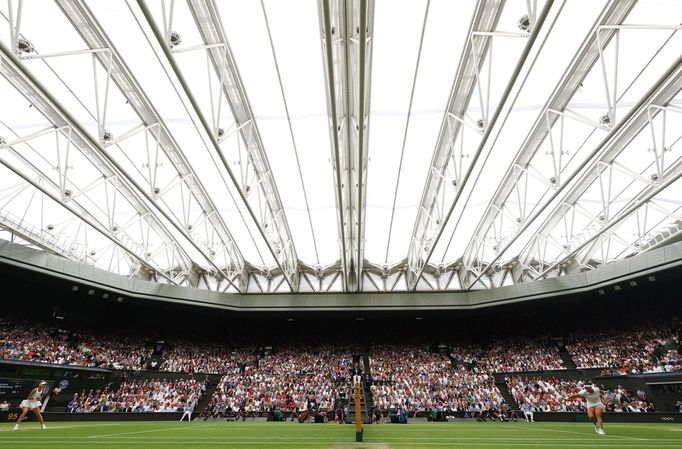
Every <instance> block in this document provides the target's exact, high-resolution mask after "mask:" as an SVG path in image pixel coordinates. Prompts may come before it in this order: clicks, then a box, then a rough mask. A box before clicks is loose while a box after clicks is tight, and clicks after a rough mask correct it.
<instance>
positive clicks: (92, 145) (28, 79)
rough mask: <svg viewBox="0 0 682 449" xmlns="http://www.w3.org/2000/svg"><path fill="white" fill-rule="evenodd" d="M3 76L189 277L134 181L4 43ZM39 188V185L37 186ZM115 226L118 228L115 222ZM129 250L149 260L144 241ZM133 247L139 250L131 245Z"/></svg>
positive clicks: (0, 55)
mask: <svg viewBox="0 0 682 449" xmlns="http://www.w3.org/2000/svg"><path fill="white" fill-rule="evenodd" d="M0 74H1V75H3V76H4V77H5V78H6V79H7V80H8V82H9V83H10V84H11V85H12V86H14V88H15V89H16V90H17V91H18V92H20V93H21V94H22V95H23V96H24V97H25V98H26V99H27V100H28V101H29V102H30V103H31V104H32V105H33V107H35V108H36V110H38V111H40V113H41V114H42V115H43V116H44V117H45V118H46V119H47V120H49V121H50V122H51V123H52V125H53V126H54V127H55V129H56V131H57V130H59V129H65V130H66V131H65V132H66V133H67V137H68V141H69V142H70V144H72V145H73V146H74V147H76V148H77V149H78V150H79V151H80V152H81V153H82V154H83V156H84V157H85V158H86V159H88V160H89V161H90V163H92V164H93V165H94V166H95V167H97V169H98V170H99V171H100V173H101V174H102V176H103V177H104V178H105V179H107V180H111V181H114V180H115V181H116V187H117V190H118V192H120V193H121V195H122V196H123V197H124V198H125V199H126V201H127V202H128V203H129V204H130V205H131V206H132V207H133V208H134V209H135V211H136V212H137V214H138V216H139V217H140V219H141V220H144V221H145V222H146V223H147V224H148V225H149V226H150V228H151V229H153V230H154V232H155V233H156V234H157V235H158V236H159V238H161V239H162V241H163V245H164V247H165V248H166V251H168V253H169V254H170V255H171V256H172V257H171V259H173V260H176V261H178V263H179V264H180V266H181V268H182V271H183V273H184V274H183V275H184V276H187V275H188V274H189V272H190V270H191V268H192V261H191V259H190V258H189V256H188V255H187V253H186V252H185V251H184V250H183V249H182V246H181V245H180V243H179V242H178V241H177V240H176V239H175V238H174V237H173V236H172V235H171V234H170V232H169V231H168V230H167V229H166V228H165V226H164V225H163V223H161V221H160V220H159V219H158V218H157V217H156V215H155V214H154V213H153V212H152V210H151V209H150V208H149V207H148V206H147V204H146V203H145V202H144V201H143V200H142V199H141V198H140V197H139V196H138V194H137V192H136V189H135V188H133V187H132V186H130V185H129V183H128V182H130V183H132V181H131V180H129V179H127V178H126V177H125V176H124V171H123V170H121V169H120V167H118V166H117V165H116V164H115V163H114V162H113V161H111V160H110V159H108V158H107V157H106V156H105V151H104V149H103V148H102V147H101V146H100V145H99V144H97V143H96V142H94V141H93V140H92V139H91V138H90V136H89V135H88V134H87V133H86V132H85V131H84V130H83V129H82V128H81V127H80V125H79V124H78V123H77V122H76V121H75V120H74V119H73V118H71V116H70V115H69V114H68V113H67V112H66V111H65V110H64V109H63V107H62V106H61V105H60V104H59V102H57V101H56V100H55V99H53V98H52V96H51V95H50V94H49V93H48V92H47V91H46V90H45V89H44V88H43V87H42V85H41V84H40V83H39V82H38V81H37V80H35V79H34V78H33V76H31V75H30V74H28V73H27V72H26V71H25V70H24V68H23V67H22V65H21V63H20V62H19V60H18V59H17V58H16V56H15V55H14V54H13V53H12V52H11V51H10V50H9V49H8V48H7V47H5V45H4V44H2V43H0ZM36 187H37V186H36ZM62 196H63V197H64V198H63V199H66V197H69V196H70V193H69V192H67V191H62ZM110 225H111V226H114V225H115V221H114V220H112V221H111V223H110ZM126 242H127V243H128V244H126V248H127V249H128V250H129V251H132V252H133V253H135V254H136V256H137V257H141V258H142V259H145V258H146V257H148V254H149V252H148V251H147V250H146V248H145V245H144V244H143V243H140V242H135V241H132V239H129V240H126ZM129 244H131V245H133V247H134V248H138V249H139V251H140V252H141V254H137V252H138V251H136V250H135V249H133V247H131V246H129Z"/></svg>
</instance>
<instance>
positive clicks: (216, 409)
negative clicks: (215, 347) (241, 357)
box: [206, 345, 352, 417]
mask: <svg viewBox="0 0 682 449" xmlns="http://www.w3.org/2000/svg"><path fill="white" fill-rule="evenodd" d="M351 364H352V360H351V352H350V350H349V349H347V348H343V347H336V346H326V345H320V346H316V347H314V348H313V347H306V346H289V347H283V348H279V350H277V351H274V352H270V353H267V354H264V355H262V356H261V357H259V358H258V359H257V360H256V363H255V364H254V365H247V366H244V367H242V368H234V369H232V370H230V371H229V372H227V373H226V374H225V375H224V376H223V378H222V379H221V381H220V383H219V384H218V386H217V388H216V390H215V393H214V394H213V397H212V398H211V401H210V403H209V405H208V408H207V410H206V415H207V416H214V417H222V416H230V415H234V414H238V413H239V414H243V415H246V416H251V415H253V414H255V413H259V412H266V411H273V410H280V411H292V412H298V411H301V410H303V409H306V408H307V404H308V403H310V402H311V401H313V402H314V403H315V407H317V408H319V409H320V410H324V411H325V412H327V413H331V412H332V410H333V406H334V400H335V399H336V398H337V397H343V398H345V397H347V394H348V393H347V391H345V390H346V386H345V383H344V381H345V380H346V378H347V377H348V375H349V373H350V369H351Z"/></svg>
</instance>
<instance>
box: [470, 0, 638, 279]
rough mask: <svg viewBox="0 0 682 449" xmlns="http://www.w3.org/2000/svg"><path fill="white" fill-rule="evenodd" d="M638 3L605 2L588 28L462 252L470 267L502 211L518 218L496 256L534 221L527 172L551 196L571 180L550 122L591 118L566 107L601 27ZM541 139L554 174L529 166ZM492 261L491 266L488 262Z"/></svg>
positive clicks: (495, 245)
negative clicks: (548, 151) (547, 147)
mask: <svg viewBox="0 0 682 449" xmlns="http://www.w3.org/2000/svg"><path fill="white" fill-rule="evenodd" d="M636 3H637V0H626V1H615V0H613V1H611V2H609V3H608V4H607V5H606V6H605V7H604V9H603V11H602V13H601V15H600V17H599V19H598V20H597V21H596V22H595V24H594V25H593V27H592V30H591V31H590V32H589V34H588V35H587V38H586V39H585V40H584V41H583V43H582V45H581V47H580V49H579V50H578V52H577V53H576V55H575V57H574V58H573V60H572V62H571V64H570V66H569V67H568V69H567V70H566V72H565V74H564V76H563V77H562V79H561V81H560V82H559V83H558V85H557V86H556V88H555V89H554V91H553V93H552V95H551V96H550V98H549V100H548V101H547V103H546V104H545V106H544V107H543V109H542V112H541V113H540V115H539V116H538V119H537V120H536V121H535V123H534V125H533V127H532V128H531V130H530V132H529V133H528V136H527V137H526V139H525V141H524V142H523V144H522V146H521V148H520V149H519V151H518V152H517V154H516V157H515V159H514V161H513V162H512V164H511V165H510V167H509V169H508V170H507V172H506V174H505V176H504V177H503V179H502V181H501V182H500V184H499V185H498V188H497V190H496V192H495V194H494V195H493V197H492V198H491V200H490V202H489V203H488V206H487V208H486V211H485V213H484V215H483V217H482V218H481V220H480V222H479V224H478V226H477V228H476V231H475V232H474V234H473V235H472V238H471V239H470V241H469V244H468V245H467V247H466V250H465V253H464V256H463V261H464V263H465V265H467V266H472V265H475V264H482V263H483V262H482V260H481V258H480V256H481V253H482V249H483V246H484V245H486V244H487V243H486V241H487V238H486V236H487V234H488V233H489V232H495V229H494V227H495V223H496V220H504V219H505V218H503V217H504V215H505V214H507V215H509V216H508V217H506V218H507V219H508V221H509V222H512V223H513V222H516V223H518V229H517V230H516V233H515V236H514V237H513V238H512V240H511V241H510V240H505V241H502V240H501V238H500V237H499V232H498V233H496V234H495V235H497V236H498V240H499V241H495V242H492V244H491V245H489V246H492V249H493V252H494V253H496V254H498V255H501V254H502V253H504V251H505V250H506V249H507V248H508V247H509V246H510V245H511V244H512V243H513V242H514V240H515V238H516V237H517V236H519V235H520V234H521V233H522V232H523V231H524V230H525V229H526V228H527V226H528V225H529V224H530V223H532V221H533V219H534V218H535V217H537V215H538V214H539V211H537V212H535V214H534V216H533V217H532V218H530V217H528V216H527V212H529V211H532V210H535V207H534V206H535V205H534V204H529V205H526V201H525V196H526V193H527V190H526V185H527V181H528V176H534V177H535V178H537V179H539V180H540V181H544V183H545V184H546V185H547V187H548V189H551V188H553V189H555V190H556V193H555V196H556V195H557V194H558V193H559V192H560V191H561V190H562V189H563V188H564V187H565V185H566V184H567V183H568V182H569V181H570V179H566V180H564V179H563V177H562V176H561V175H562V171H563V169H564V168H565V164H564V163H563V161H562V156H563V155H564V151H563V148H562V146H561V140H560V141H559V142H557V143H556V144H555V143H554V141H553V136H552V134H551V132H552V127H553V126H554V125H555V124H556V123H557V122H559V123H560V126H562V127H563V120H564V117H570V118H573V119H576V120H580V121H588V120H589V119H585V118H583V117H582V116H578V115H576V114H575V113H572V112H571V111H567V110H566V107H567V105H568V103H569V102H570V100H571V98H572V97H573V96H574V95H575V92H576V91H577V90H578V89H579V87H580V85H581V83H582V82H583V80H584V79H585V77H586V76H587V74H588V73H589V72H590V70H591V69H592V67H593V66H594V65H595V64H596V63H597V61H598V60H599V59H600V55H601V54H602V51H601V48H602V47H603V46H604V45H606V44H607V43H608V42H609V41H610V40H611V39H612V38H613V36H614V35H615V34H616V30H614V29H606V30H604V31H601V30H602V28H603V27H604V26H609V25H617V24H621V23H622V22H623V21H624V20H625V18H626V17H627V15H628V14H629V13H630V11H631V10H632V8H633V7H634V5H635V4H636ZM610 123H611V124H613V123H615V118H614V120H611V121H610ZM590 124H591V123H590ZM545 139H550V143H551V147H550V148H551V156H552V158H553V161H554V164H553V167H554V173H552V174H550V175H549V176H546V175H544V174H542V173H540V172H539V170H537V169H535V168H534V167H533V165H532V161H533V158H534V156H535V155H536V153H537V152H538V150H539V149H540V147H541V145H542V143H543V142H544V141H545ZM514 193H516V195H514V196H513V198H512V195H513V194H514ZM510 198H512V199H513V200H516V201H517V202H518V204H517V206H516V208H515V209H514V210H509V209H508V208H507V206H506V203H507V201H508V200H509V199H510ZM552 198H553V197H552ZM552 198H550V199H549V200H547V201H546V204H548V203H550V202H551V199H552ZM517 209H518V210H517ZM496 260H497V259H496ZM496 260H495V261H493V262H491V263H490V264H489V265H492V264H493V263H494V262H496ZM479 268H480V269H479V270H478V271H479V272H483V271H484V270H485V269H484V268H483V267H479Z"/></svg>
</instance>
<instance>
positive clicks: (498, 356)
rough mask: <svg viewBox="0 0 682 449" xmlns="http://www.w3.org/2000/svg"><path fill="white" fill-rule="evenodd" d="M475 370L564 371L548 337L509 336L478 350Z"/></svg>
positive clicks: (554, 347) (499, 371) (556, 349)
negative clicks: (476, 368) (477, 368)
mask: <svg viewBox="0 0 682 449" xmlns="http://www.w3.org/2000/svg"><path fill="white" fill-rule="evenodd" d="M476 363H477V364H478V366H479V368H480V369H482V370H484V371H488V372H498V373H508V372H514V371H548V370H560V369H566V367H565V366H564V362H563V360H561V356H560V355H559V349H558V348H557V346H556V343H554V342H553V341H551V340H550V339H549V338H526V337H510V338H507V339H505V340H496V341H493V342H491V343H488V344H487V345H486V346H485V348H484V349H479V355H478V358H477V359H476Z"/></svg>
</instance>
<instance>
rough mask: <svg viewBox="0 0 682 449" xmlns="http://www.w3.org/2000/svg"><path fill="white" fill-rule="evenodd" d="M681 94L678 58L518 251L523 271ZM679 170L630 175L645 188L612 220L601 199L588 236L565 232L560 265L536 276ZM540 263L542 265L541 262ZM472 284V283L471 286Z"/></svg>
mask: <svg viewBox="0 0 682 449" xmlns="http://www.w3.org/2000/svg"><path fill="white" fill-rule="evenodd" d="M681 90H682V57H680V58H678V59H677V60H676V61H675V63H673V65H672V67H671V68H670V70H669V71H668V72H667V73H666V74H665V76H663V77H662V78H661V80H660V81H659V82H658V83H657V84H656V86H655V87H654V89H653V90H652V91H651V92H650V93H649V94H648V95H646V97H645V98H644V99H643V100H642V101H640V103H639V104H638V105H637V107H635V108H634V109H633V110H632V111H631V112H630V114H628V117H627V118H626V119H625V120H623V121H622V122H621V123H619V125H617V126H616V127H615V128H614V130H613V132H612V133H611V134H610V135H609V137H608V138H607V139H606V141H605V142H604V143H603V144H602V145H600V153H599V154H600V156H599V157H597V158H594V159H592V160H591V163H590V165H589V167H588V168H587V169H586V171H584V172H583V175H582V176H581V177H580V178H579V179H578V180H577V181H576V182H575V183H574V185H573V187H572V188H571V189H570V191H569V192H567V193H566V195H565V196H564V198H563V200H562V201H561V203H560V204H559V205H557V206H556V207H555V208H554V209H553V210H552V212H551V213H550V215H549V216H548V217H547V219H546V220H545V221H544V222H543V224H542V225H541V226H540V228H539V229H538V231H537V232H536V234H535V236H534V237H533V238H532V239H531V241H530V242H529V243H528V244H527V245H526V248H524V250H523V251H522V253H521V254H522V255H521V257H520V258H519V262H520V263H521V265H522V266H523V267H524V268H527V267H528V266H529V265H530V263H531V261H530V259H531V258H532V256H533V254H534V253H535V252H536V251H537V248H538V245H541V244H543V243H542V241H543V240H547V239H549V235H550V232H551V230H552V229H553V228H554V227H555V226H557V225H558V224H560V223H561V222H562V220H563V219H564V217H565V216H566V213H567V211H570V210H575V209H576V208H580V205H579V200H580V199H581V198H582V196H583V195H584V194H585V192H586V191H587V190H588V189H589V188H590V186H591V185H592V184H593V183H595V182H600V177H601V176H603V175H604V172H605V171H608V170H611V169H612V167H613V165H614V164H615V163H616V162H617V157H618V155H619V154H620V153H621V152H622V151H623V150H624V149H625V148H626V147H627V146H628V145H629V144H630V142H632V140H633V139H634V138H635V137H636V136H637V135H638V134H639V133H640V132H642V130H643V129H644V128H645V127H646V126H647V125H648V124H649V123H650V122H651V120H653V118H654V117H655V116H656V115H657V114H659V113H660V112H661V111H662V110H664V109H665V108H666V107H667V105H668V103H669V102H670V101H671V100H672V99H673V98H674V97H675V96H676V95H677V94H678V93H679V92H680V91H681ZM662 155H663V151H661V152H659V153H656V154H655V159H658V158H660V157H662ZM655 164H656V166H657V167H660V165H659V162H658V161H655ZM680 167H682V162H680V161H679V160H678V161H677V163H676V164H673V166H671V167H669V168H668V169H667V170H665V171H663V172H661V174H660V175H658V174H657V176H656V177H652V178H648V179H647V178H646V177H642V176H641V175H640V174H638V173H630V176H632V177H633V178H634V179H639V181H640V182H642V181H644V182H645V183H646V184H647V185H646V186H645V188H644V189H643V190H641V191H640V193H639V194H638V195H637V196H636V197H635V199H634V200H633V201H631V202H630V203H629V204H628V205H626V206H625V207H624V208H623V209H621V211H620V212H618V214H616V215H615V216H613V217H612V216H610V215H611V214H610V212H609V209H608V208H609V206H610V199H609V198H608V197H607V198H605V199H604V204H603V207H602V209H603V210H602V211H601V213H600V214H599V216H596V217H591V216H589V218H590V220H591V223H592V224H593V225H594V229H593V230H592V231H591V232H589V233H588V234H584V233H583V234H581V235H577V234H578V233H574V232H573V230H571V229H569V230H568V231H567V232H566V242H565V243H563V244H562V250H563V251H562V252H563V253H564V254H565V256H564V257H563V258H562V259H561V261H559V262H553V263H552V264H550V267H548V268H544V269H543V270H541V271H540V274H539V275H541V276H544V275H545V274H546V273H547V272H548V271H549V270H550V269H551V268H554V267H555V266H557V265H559V264H561V263H563V262H565V261H566V259H567V258H568V257H569V256H572V255H574V254H576V253H577V252H578V251H579V250H581V249H583V248H585V247H586V246H587V245H588V244H589V243H591V242H592V241H594V239H596V238H598V237H599V236H601V235H603V234H604V233H605V232H607V231H608V230H609V229H611V228H613V227H614V226H615V225H616V224H618V223H619V222H620V221H621V220H623V219H624V218H626V217H627V216H629V215H630V214H631V213H633V212H634V211H636V210H637V208H639V207H640V206H641V205H642V204H644V203H646V202H648V201H649V200H650V199H651V198H653V197H654V196H655V195H656V194H657V193H659V192H660V191H662V190H663V189H664V188H665V187H667V186H669V185H670V184H671V183H672V182H674V181H675V180H677V179H678V178H679V177H680V174H681V173H682V170H680ZM626 173H627V171H626ZM657 173H658V172H657ZM640 178H643V179H640ZM582 213H583V214H585V215H587V214H588V212H586V211H583V212H582ZM577 242H578V243H577ZM560 244H561V242H560ZM563 245H565V246H563ZM540 262H541V263H544V261H540ZM536 271H537V270H536ZM479 277H480V276H479ZM475 282H476V280H475V281H474V283H475ZM472 285H473V283H472Z"/></svg>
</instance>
